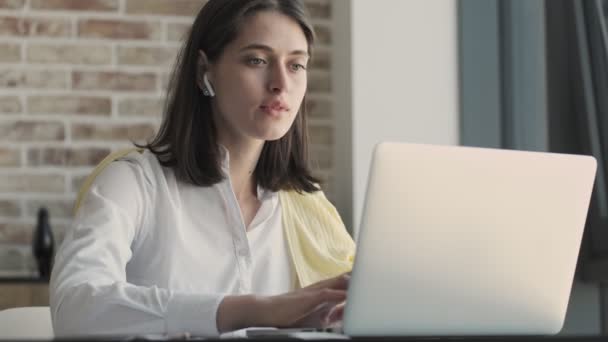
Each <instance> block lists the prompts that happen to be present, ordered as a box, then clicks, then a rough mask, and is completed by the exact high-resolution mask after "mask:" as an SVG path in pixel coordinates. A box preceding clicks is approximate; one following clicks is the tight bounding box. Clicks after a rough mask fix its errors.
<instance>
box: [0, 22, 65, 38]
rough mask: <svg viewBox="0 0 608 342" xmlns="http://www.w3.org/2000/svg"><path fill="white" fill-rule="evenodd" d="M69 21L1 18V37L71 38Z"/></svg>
mask: <svg viewBox="0 0 608 342" xmlns="http://www.w3.org/2000/svg"><path fill="white" fill-rule="evenodd" d="M70 34H71V24H70V21H69V19H59V18H23V17H0V35H8V36H39V37H69V36H70Z"/></svg>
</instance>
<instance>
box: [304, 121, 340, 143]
mask: <svg viewBox="0 0 608 342" xmlns="http://www.w3.org/2000/svg"><path fill="white" fill-rule="evenodd" d="M308 134H309V136H310V143H311V144H316V145H322V146H331V145H332V144H333V141H334V137H333V129H332V128H331V127H329V126H320V125H310V126H309V130H308Z"/></svg>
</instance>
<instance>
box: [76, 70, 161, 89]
mask: <svg viewBox="0 0 608 342" xmlns="http://www.w3.org/2000/svg"><path fill="white" fill-rule="evenodd" d="M72 86H73V88H74V89H79V90H123V91H155V90H156V75H155V74H153V73H126V72H95V71H76V72H74V73H73V74H72Z"/></svg>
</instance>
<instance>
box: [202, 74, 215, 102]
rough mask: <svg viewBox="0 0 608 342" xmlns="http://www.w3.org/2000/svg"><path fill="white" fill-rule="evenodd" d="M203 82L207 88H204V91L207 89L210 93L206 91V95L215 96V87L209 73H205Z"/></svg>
mask: <svg viewBox="0 0 608 342" xmlns="http://www.w3.org/2000/svg"><path fill="white" fill-rule="evenodd" d="M203 83H205V89H204V90H203V92H204V91H205V90H207V92H208V93H209V94H207V93H205V95H208V96H211V97H214V96H215V91H214V90H213V87H212V86H211V83H209V78H207V73H205V74H204V75H203Z"/></svg>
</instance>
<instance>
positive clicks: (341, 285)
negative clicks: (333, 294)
mask: <svg viewBox="0 0 608 342" xmlns="http://www.w3.org/2000/svg"><path fill="white" fill-rule="evenodd" d="M349 281H350V272H348V273H344V274H341V275H339V276H337V277H334V278H330V279H326V280H322V281H320V282H318V283H314V284H312V285H309V286H308V287H306V289H321V288H332V289H341V290H346V289H348V283H349Z"/></svg>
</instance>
